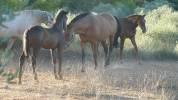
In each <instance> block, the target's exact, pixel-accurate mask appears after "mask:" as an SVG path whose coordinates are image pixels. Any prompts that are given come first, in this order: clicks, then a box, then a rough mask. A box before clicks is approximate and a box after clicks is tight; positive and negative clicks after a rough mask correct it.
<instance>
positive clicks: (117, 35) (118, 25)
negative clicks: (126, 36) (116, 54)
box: [113, 16, 121, 48]
mask: <svg viewBox="0 0 178 100" xmlns="http://www.w3.org/2000/svg"><path fill="white" fill-rule="evenodd" d="M114 18H115V20H116V22H117V31H116V33H115V35H114V42H113V46H114V47H115V48H117V47H118V44H119V43H118V37H119V36H120V33H121V26H120V23H119V19H118V18H117V17H116V16H114Z"/></svg>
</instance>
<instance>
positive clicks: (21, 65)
mask: <svg viewBox="0 0 178 100" xmlns="http://www.w3.org/2000/svg"><path fill="white" fill-rule="evenodd" d="M24 62H25V54H24V52H23V53H22V55H21V56H20V63H19V66H20V69H19V82H18V84H21V83H22V82H21V78H22V74H23V73H22V67H23V65H24Z"/></svg>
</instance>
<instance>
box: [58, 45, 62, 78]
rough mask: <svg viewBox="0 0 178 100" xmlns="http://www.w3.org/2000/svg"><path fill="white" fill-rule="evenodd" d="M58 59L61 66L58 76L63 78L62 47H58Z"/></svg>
mask: <svg viewBox="0 0 178 100" xmlns="http://www.w3.org/2000/svg"><path fill="white" fill-rule="evenodd" d="M58 61H59V67H58V78H59V79H62V74H61V67H62V48H61V47H59V48H58Z"/></svg>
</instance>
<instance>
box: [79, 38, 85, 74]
mask: <svg viewBox="0 0 178 100" xmlns="http://www.w3.org/2000/svg"><path fill="white" fill-rule="evenodd" d="M80 46H81V52H82V69H81V72H85V67H84V64H85V50H84V42H82V41H81V42H80Z"/></svg>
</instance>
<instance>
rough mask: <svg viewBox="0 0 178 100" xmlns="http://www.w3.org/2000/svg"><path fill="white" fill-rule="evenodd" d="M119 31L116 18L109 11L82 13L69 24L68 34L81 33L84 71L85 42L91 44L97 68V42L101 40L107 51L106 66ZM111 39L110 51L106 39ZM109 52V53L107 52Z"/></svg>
mask: <svg viewBox="0 0 178 100" xmlns="http://www.w3.org/2000/svg"><path fill="white" fill-rule="evenodd" d="M116 31H117V21H116V19H115V18H114V17H113V16H111V15H110V14H107V13H100V14H94V13H82V14H80V15H78V16H76V17H75V18H74V19H73V20H72V21H71V22H70V23H69V24H68V26H67V33H68V34H72V33H75V34H79V37H80V46H81V51H82V70H81V71H82V72H83V71H84V70H85V69H84V62H85V51H84V44H85V43H87V42H89V43H90V44H91V48H92V52H93V58H94V63H95V69H96V67H97V65H98V63H97V43H99V42H101V44H102V46H103V48H104V52H105V66H106V65H109V61H110V54H111V51H112V48H113V41H114V35H115V33H116ZM107 39H109V51H108V45H107V44H106V40H107ZM107 53H108V54H107Z"/></svg>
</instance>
